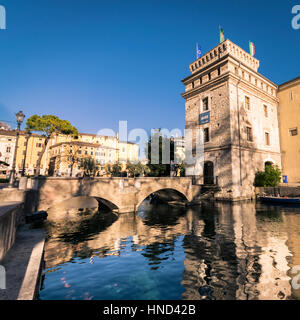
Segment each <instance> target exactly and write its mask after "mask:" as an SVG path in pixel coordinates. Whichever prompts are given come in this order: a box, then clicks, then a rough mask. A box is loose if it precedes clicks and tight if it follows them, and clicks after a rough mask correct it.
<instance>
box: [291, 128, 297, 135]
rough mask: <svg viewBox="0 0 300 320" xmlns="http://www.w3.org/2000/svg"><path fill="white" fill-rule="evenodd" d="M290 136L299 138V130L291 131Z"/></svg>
mask: <svg viewBox="0 0 300 320" xmlns="http://www.w3.org/2000/svg"><path fill="white" fill-rule="evenodd" d="M289 132H290V136H297V135H298V128H292V129H289Z"/></svg>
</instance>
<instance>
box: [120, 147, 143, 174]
mask: <svg viewBox="0 0 300 320" xmlns="http://www.w3.org/2000/svg"><path fill="white" fill-rule="evenodd" d="M118 149H119V157H118V161H119V162H120V163H121V165H122V169H123V170H125V169H126V163H127V161H129V162H132V163H134V162H137V161H138V160H139V146H138V145H137V144H135V143H132V142H124V141H119V147H118Z"/></svg>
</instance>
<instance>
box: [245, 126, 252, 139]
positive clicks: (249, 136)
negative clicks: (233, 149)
mask: <svg viewBox="0 0 300 320" xmlns="http://www.w3.org/2000/svg"><path fill="white" fill-rule="evenodd" d="M246 134H247V141H250V142H252V141H253V135H252V128H251V127H246Z"/></svg>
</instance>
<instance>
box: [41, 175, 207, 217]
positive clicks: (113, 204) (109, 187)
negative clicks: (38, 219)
mask: <svg viewBox="0 0 300 320" xmlns="http://www.w3.org/2000/svg"><path fill="white" fill-rule="evenodd" d="M35 189H36V190H38V191H39V192H38V199H37V201H38V202H37V209H38V210H47V209H49V208H51V207H53V206H55V205H57V204H60V203H62V202H64V201H67V200H70V199H72V198H74V197H80V196H88V197H94V198H96V199H97V200H98V201H101V202H102V203H104V204H105V205H106V206H108V207H109V208H110V209H112V210H115V211H118V212H119V213H125V212H134V211H137V210H138V208H139V206H140V204H141V203H142V202H143V201H144V200H145V199H146V198H147V197H148V196H149V195H151V194H153V193H156V194H158V195H160V196H161V197H162V198H164V199H168V200H183V201H185V203H187V204H188V203H192V202H193V201H195V199H196V198H197V197H198V196H199V195H200V193H201V187H200V186H195V185H193V184H192V179H191V178H188V177H159V178H152V177H151V178H150V177H147V178H89V179H82V178H80V179H78V178H39V179H37V180H36V181H35Z"/></svg>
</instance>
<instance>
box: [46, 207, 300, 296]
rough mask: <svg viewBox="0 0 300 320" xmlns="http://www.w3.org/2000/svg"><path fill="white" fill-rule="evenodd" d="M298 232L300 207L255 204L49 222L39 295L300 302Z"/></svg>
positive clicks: (157, 209)
mask: <svg viewBox="0 0 300 320" xmlns="http://www.w3.org/2000/svg"><path fill="white" fill-rule="evenodd" d="M297 213H298V214H297ZM299 230H300V210H299V209H294V208H291V209H283V208H281V207H267V206H264V205H259V204H257V205H256V204H255V203H252V202H247V203H238V204H228V203H203V204H202V205H200V206H197V207H192V208H188V209H186V208H182V207H176V208H174V207H170V206H168V205H156V206H155V205H150V204H149V203H147V202H145V203H143V205H142V206H141V208H140V210H139V212H138V214H134V213H129V214H122V215H120V216H118V217H117V216H116V215H115V214H113V213H111V212H107V213H102V212H99V213H97V214H94V215H92V216H90V217H84V218H81V219H78V220H77V221H74V222H70V221H66V220H65V221H62V220H60V222H56V221H52V224H48V226H47V232H48V236H49V238H48V241H47V243H46V249H45V262H46V267H45V270H44V282H43V288H42V290H41V294H40V298H41V299H54V298H55V299H72V298H76V299H81V298H85V293H86V292H87V291H88V292H89V295H88V296H89V297H90V298H93V299H212V300H213V299H217V300H222V299H223V300H226V299H227V300H229V299H242V300H244V299H299V298H300V294H299V292H300V290H299V289H298V290H296V289H293V288H292V286H291V278H292V277H294V276H295V275H292V274H291V268H292V267H294V266H296V265H297V264H300V252H299V240H300V239H299V237H300V231H299ZM71 264H72V266H71ZM71 267H72V268H71ZM83 270H86V272H87V275H85V273H84V272H83ZM64 272H65V273H64ZM61 274H68V276H69V278H70V279H71V280H70V281H69V282H68V285H69V286H70V288H66V284H65V283H63V282H58V281H56V280H55V279H57V278H59V277H61ZM88 274H89V275H90V276H88ZM91 275H92V276H91ZM62 278H64V277H62ZM72 279H76V281H75V280H74V281H73V280H72ZM80 279H81V280H80ZM89 279H93V281H92V280H90V282H89ZM95 279H96V280H95ZM116 279H117V280H116ZM72 281H73V282H72ZM116 281H117V288H118V289H116V290H115V288H114V286H115V285H116ZM85 282H86V285H87V286H88V288H85ZM110 284H111V285H110ZM66 290H67V291H66ZM68 290H69V291H68ZM113 290H114V292H112V291H113ZM79 293H82V294H79Z"/></svg>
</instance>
